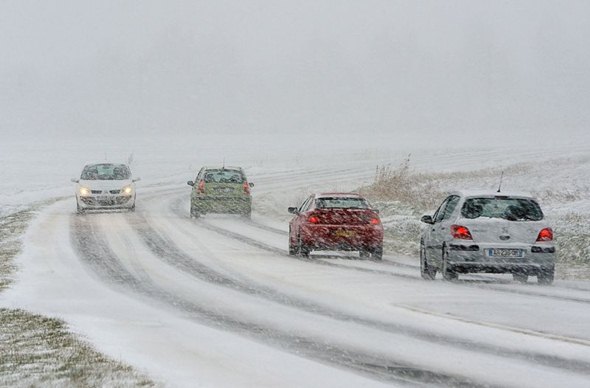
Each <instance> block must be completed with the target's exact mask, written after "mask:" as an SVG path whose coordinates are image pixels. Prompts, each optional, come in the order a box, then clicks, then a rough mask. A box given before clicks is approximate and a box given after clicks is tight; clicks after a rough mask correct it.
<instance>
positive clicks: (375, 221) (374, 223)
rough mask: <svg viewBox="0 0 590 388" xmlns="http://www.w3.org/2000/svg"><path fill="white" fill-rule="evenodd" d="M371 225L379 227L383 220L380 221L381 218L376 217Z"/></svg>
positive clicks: (372, 219)
mask: <svg viewBox="0 0 590 388" xmlns="http://www.w3.org/2000/svg"><path fill="white" fill-rule="evenodd" d="M369 223H370V224H371V225H379V224H380V223H381V220H379V218H376V217H374V218H371V221H369Z"/></svg>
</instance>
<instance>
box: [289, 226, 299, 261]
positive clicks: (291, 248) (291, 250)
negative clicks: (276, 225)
mask: <svg viewBox="0 0 590 388" xmlns="http://www.w3.org/2000/svg"><path fill="white" fill-rule="evenodd" d="M297 248H298V246H297V244H293V241H292V240H291V227H289V256H295V255H296V254H298V253H299V251H298V250H297Z"/></svg>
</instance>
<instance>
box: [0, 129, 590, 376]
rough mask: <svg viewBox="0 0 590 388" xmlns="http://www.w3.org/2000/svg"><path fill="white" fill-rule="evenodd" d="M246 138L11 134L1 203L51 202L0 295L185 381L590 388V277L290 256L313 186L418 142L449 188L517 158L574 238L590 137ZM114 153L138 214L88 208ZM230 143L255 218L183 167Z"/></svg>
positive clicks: (2, 302)
mask: <svg viewBox="0 0 590 388" xmlns="http://www.w3.org/2000/svg"><path fill="white" fill-rule="evenodd" d="M233 140H234V141H233V142H232V143H231V144H229V145H227V146H224V147H222V149H223V150H222V151H220V148H219V147H218V146H216V144H218V143H216V139H215V138H211V139H199V141H195V142H194V143H192V142H180V141H173V140H169V139H168V140H167V139H156V140H154V141H153V142H151V143H150V142H147V141H137V142H135V141H134V139H127V141H122V142H121V144H120V145H119V146H112V145H110V146H109V147H108V150H109V151H108V152H107V153H106V154H105V151H104V149H105V148H106V147H105V145H104V144H109V143H108V142H106V141H105V142H104V143H101V141H100V139H90V141H88V143H87V144H86V143H83V144H81V143H80V142H75V141H71V142H68V141H64V142H63V143H60V147H59V148H58V147H56V146H55V142H42V141H35V139H27V140H26V141H25V140H20V141H14V142H12V143H7V142H3V143H2V144H1V145H0V148H1V149H0V151H1V152H0V162H1V163H2V165H3V166H4V168H3V170H2V171H1V172H0V216H2V217H5V216H7V215H9V214H11V213H14V212H15V211H18V210H21V209H27V208H30V207H31V206H32V205H33V204H40V203H42V204H44V205H42V206H41V207H40V208H39V210H38V212H37V214H36V216H35V217H34V219H33V220H32V221H31V223H30V227H29V228H28V230H27V231H26V233H25V234H24V237H23V238H22V247H23V248H22V252H21V253H20V254H19V255H18V256H17V257H16V259H15V265H16V267H17V270H16V273H15V275H14V277H15V281H14V282H13V284H12V285H11V287H10V288H9V289H7V290H5V291H3V292H2V293H1V294H0V307H5V308H20V309H25V310H27V311H31V312H33V313H38V314H42V315H46V316H50V317H57V318H60V319H63V320H64V321H65V322H67V324H68V325H69V326H70V328H71V330H72V331H73V332H75V333H76V334H78V335H79V336H80V337H81V338H83V339H85V340H87V341H89V342H90V343H91V344H92V345H93V346H95V347H96V349H97V350H99V351H100V352H103V353H104V354H106V355H108V356H110V357H112V358H114V359H117V360H122V361H124V362H125V363H127V364H129V365H132V366H133V367H135V368H136V369H137V370H138V371H140V372H141V373H144V374H146V375H148V376H150V378H152V379H153V380H154V381H156V382H162V383H163V384H164V385H167V386H174V387H176V386H187V387H188V386H191V387H193V386H204V387H210V386H213V387H236V386H244V387H276V386H281V387H303V386H306V387H311V386H314V387H361V386H362V387H379V386H391V385H394V386H405V385H412V384H425V385H429V384H432V385H435V386H445V385H448V386H461V385H463V386H465V385H467V386H515V387H524V386H530V387H553V386H568V387H576V386H577V387H587V386H588V382H589V381H590V334H589V333H588V327H590V309H588V306H589V305H590V281H585V280H557V281H556V282H555V284H554V285H553V286H551V287H541V286H537V285H536V284H534V281H533V282H530V283H529V284H525V285H522V284H518V283H515V282H513V281H512V279H511V277H509V276H504V275H497V276H484V275H473V276H464V277H462V278H461V280H460V281H457V282H453V283H447V282H443V281H440V280H439V281H435V282H425V281H423V280H421V278H420V274H419V270H418V266H417V263H418V259H417V257H415V256H412V255H411V254H410V255H408V253H407V252H404V254H401V253H400V252H398V251H395V250H389V251H387V250H386V252H385V256H384V260H383V262H382V263H381V262H373V261H370V260H360V259H358V258H355V257H352V256H351V255H348V254H346V255H340V256H330V255H325V254H317V255H313V256H312V258H311V259H309V260H304V259H298V258H293V257H289V256H288V255H287V234H286V231H287V220H288V219H289V215H288V214H287V212H286V208H287V206H294V205H297V204H298V203H299V201H301V200H302V199H303V198H304V196H305V195H306V194H307V193H309V192H310V191H323V190H330V191H331V190H339V191H340V190H342V191H345V190H354V189H357V188H359V187H361V186H365V185H367V184H370V183H371V182H372V181H373V178H374V176H375V170H376V168H377V166H383V165H388V164H391V165H397V164H399V163H400V162H401V161H403V160H404V159H405V158H406V157H407V155H408V154H409V153H411V160H412V168H413V169H415V170H416V171H419V172H425V173H433V174H442V175H444V176H445V177H447V178H446V179H445V180H444V181H441V182H438V183H437V184H438V186H439V187H440V189H441V190H443V191H444V190H450V189H453V188H455V187H454V186H456V185H462V186H468V187H457V188H494V187H496V186H497V183H498V178H499V177H494V175H495V174H496V171H501V170H504V169H505V170H506V174H505V178H504V187H506V188H510V189H511V190H523V189H524V190H527V191H531V192H533V193H535V194H536V195H538V196H539V198H540V199H541V204H542V206H543V209H544V211H545V213H546V214H547V217H548V218H549V219H551V220H555V221H556V222H558V223H560V224H559V225H558V227H557V228H556V232H557V234H558V235H559V231H560V228H562V229H564V230H565V229H566V228H567V227H568V225H567V223H565V222H564V221H563V220H567V219H568V217H574V215H577V216H578V217H579V218H580V219H581V220H582V221H579V223H580V225H583V224H586V222H583V220H584V219H585V220H587V219H588V218H587V217H588V215H590V183H588V182H589V181H588V179H589V177H590V147H588V146H585V145H579V146H573V145H570V146H567V147H565V146H563V147H561V148H548V147H547V148H536V149H535V148H530V149H526V150H523V149H522V148H510V149H499V148H493V149H483V148H482V149H444V150H440V149H430V150H428V149H422V150H420V149H416V150H399V149H397V150H396V149H388V148H387V147H371V146H369V145H367V146H366V147H363V146H359V147H357V148H354V149H346V148H341V149H335V148H332V149H329V150H327V149H326V148H324V147H322V145H321V144H315V145H313V146H307V147H301V146H299V147H291V146H290V145H289V144H288V143H289V140H288V139H287V140H285V141H284V143H283V144H273V141H272V139H269V141H268V144H249V143H248V141H247V139H239V138H237V139H233ZM105 157H106V158H107V159H110V160H113V161H127V160H129V159H131V160H132V163H131V166H132V169H133V171H134V174H135V175H136V176H140V177H141V178H142V180H141V181H140V182H139V184H138V196H137V200H138V203H137V211H136V212H135V213H124V212H115V213H96V214H86V215H82V216H80V215H77V214H75V212H74V210H75V203H74V198H73V185H72V184H71V183H70V181H69V180H70V178H73V177H76V176H77V175H78V174H79V173H80V171H81V168H82V166H83V164H84V162H86V161H100V160H105ZM224 159H225V161H226V163H227V164H228V165H241V166H243V167H244V168H245V169H246V172H247V173H248V175H249V180H250V181H251V182H254V183H255V187H254V189H253V198H254V199H253V200H254V214H253V217H252V220H251V221H246V220H243V219H240V218H238V217H231V216H206V217H204V218H202V219H199V220H192V219H190V218H189V217H188V205H189V203H188V198H189V192H190V188H189V187H188V186H187V185H186V181H187V180H190V179H193V178H194V175H195V173H196V171H197V169H198V168H199V167H200V166H201V165H204V164H220V163H222V162H223V160H224ZM482 171H483V172H482ZM490 171H492V173H490ZM453 172H455V173H460V175H458V176H457V177H456V178H453V176H452V174H451V175H450V178H449V175H448V173H453ZM472 172H474V173H473V174H471V173H472ZM445 174H446V175H445ZM441 200H442V198H441ZM389 216H390V217H391V219H389V221H388V222H390V223H391V225H393V224H394V223H395V219H396V218H395V216H396V214H389ZM386 225H387V224H386ZM567 232H568V235H572V234H574V235H575V234H576V231H575V230H573V231H572V230H567ZM583 233H587V229H586V230H585V231H584V230H582V231H580V234H583ZM415 238H416V240H417V239H418V238H419V236H415ZM558 277H559V274H558ZM0 383H1V382H0Z"/></svg>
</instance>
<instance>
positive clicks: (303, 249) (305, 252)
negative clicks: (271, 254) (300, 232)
mask: <svg viewBox="0 0 590 388" xmlns="http://www.w3.org/2000/svg"><path fill="white" fill-rule="evenodd" d="M297 250H298V251H299V254H300V255H301V256H302V257H309V254H310V253H311V249H310V248H309V247H308V246H307V245H305V244H303V241H301V236H299V237H298V238H297Z"/></svg>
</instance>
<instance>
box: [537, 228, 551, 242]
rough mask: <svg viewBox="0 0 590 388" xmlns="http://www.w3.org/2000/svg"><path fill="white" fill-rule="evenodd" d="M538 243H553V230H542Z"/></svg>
mask: <svg viewBox="0 0 590 388" xmlns="http://www.w3.org/2000/svg"><path fill="white" fill-rule="evenodd" d="M537 241H553V230H552V229H551V228H545V229H541V231H540V232H539V235H538V236H537Z"/></svg>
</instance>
